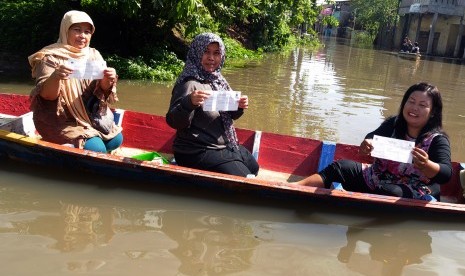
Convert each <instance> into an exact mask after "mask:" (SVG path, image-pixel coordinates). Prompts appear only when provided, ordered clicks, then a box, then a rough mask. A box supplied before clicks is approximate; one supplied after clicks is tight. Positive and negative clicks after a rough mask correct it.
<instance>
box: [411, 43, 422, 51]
mask: <svg viewBox="0 0 465 276" xmlns="http://www.w3.org/2000/svg"><path fill="white" fill-rule="evenodd" d="M410 52H411V53H414V54H419V53H420V47H418V42H415V43H414V44H413V47H412V51H410Z"/></svg>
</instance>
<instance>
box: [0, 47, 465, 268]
mask: <svg viewBox="0 0 465 276" xmlns="http://www.w3.org/2000/svg"><path fill="white" fill-rule="evenodd" d="M324 43H325V47H323V48H321V49H318V50H307V49H301V48H300V49H295V50H294V51H292V52H291V53H290V54H273V55H269V56H267V57H266V58H265V59H264V60H263V61H261V62H257V63H254V64H249V65H247V66H246V67H245V68H241V69H228V68H226V69H225V70H224V75H225V76H226V78H227V79H228V81H229V82H230V84H231V86H232V87H233V88H234V89H235V90H240V91H242V93H244V94H247V95H248V96H249V98H250V108H249V110H247V112H246V114H245V115H244V116H243V117H242V118H241V119H240V120H238V121H237V125H238V126H240V127H245V128H248V129H258V130H263V131H270V132H276V133H282V134H290V135H298V136H304V137H312V138H315V139H322V140H331V141H337V142H342V143H350V144H356V145H357V144H359V143H360V141H361V139H362V138H363V136H364V135H365V134H366V133H367V132H369V131H371V130H373V129H374V128H375V127H376V126H378V125H379V123H380V122H381V121H382V120H383V119H384V118H385V117H386V116H389V115H393V114H396V113H397V111H398V107H399V103H400V100H401V98H402V95H403V93H404V91H405V90H406V89H407V87H408V86H410V85H411V84H413V83H415V82H419V81H428V82H431V83H433V84H436V85H437V86H438V87H439V88H440V90H441V92H442V95H443V101H444V128H445V130H446V131H447V133H448V134H449V136H450V138H451V143H452V152H453V159H454V160H461V161H465V152H464V142H463V141H464V135H465V128H464V125H465V110H464V109H463V104H464V103H465V95H464V92H463V87H464V81H465V71H464V69H463V66H464V65H461V64H460V63H458V62H455V61H450V60H438V59H435V60H426V59H420V60H417V61H412V60H406V59H403V58H400V57H398V56H397V55H396V54H395V53H392V52H386V51H379V50H373V49H359V48H355V47H351V46H350V45H348V43H347V42H346V41H340V40H336V39H329V40H325V41H324ZM31 87H32V83H30V82H27V81H26V82H24V81H17V80H2V81H0V92H13V93H18V94H28V93H29V91H30V89H31ZM171 87H172V84H171V83H166V84H152V83H147V82H135V81H124V80H123V81H121V82H120V84H119V97H120V103H119V104H118V107H120V108H125V109H132V110H138V111H142V112H148V113H153V114H159V115H164V114H165V113H166V110H167V107H168V103H169V99H170V94H171ZM160 185H163V183H161V184H160ZM462 220H463V218H460V219H457V220H455V219H454V218H452V219H448V220H441V219H439V218H437V217H433V218H431V219H428V218H425V217H421V218H418V217H416V216H409V215H404V214H401V213H399V214H396V213H394V214H393V213H390V214H386V213H384V212H378V210H364V209H354V210H348V209H347V208H344V207H340V206H329V205H325V204H321V205H320V204H309V205H308V206H307V205H303V206H301V205H299V206H293V205H289V204H284V203H281V202H276V201H273V200H267V201H262V200H259V199H255V198H242V197H237V196H235V195H223V194H216V193H215V192H212V193H207V194H205V193H202V192H201V191H195V190H194V191H189V192H181V191H177V190H171V189H161V188H157V187H150V186H148V187H147V186H144V187H142V188H139V186H138V185H137V183H130V182H127V181H124V180H119V179H112V178H100V177H96V176H93V175H87V174H83V173H78V172H73V171H62V170H56V169H53V168H40V167H31V166H28V165H23V164H18V163H16V162H11V161H5V160H3V161H1V162H0V240H1V241H2V247H1V249H0V259H2V260H3V261H2V266H0V273H1V274H2V275H30V274H35V275H37V274H38V275H71V274H76V273H86V274H88V275H145V274H156V275H228V274H229V275H334V274H340V275H418V274H420V273H425V272H428V273H431V274H438V275H444V274H446V275H463V273H464V271H465V257H463V256H464V255H465V254H464V253H465V249H464V248H465V231H464V230H463V229H464V227H463V226H464V225H463V221H462Z"/></svg>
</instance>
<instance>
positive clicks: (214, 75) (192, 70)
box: [175, 33, 239, 149]
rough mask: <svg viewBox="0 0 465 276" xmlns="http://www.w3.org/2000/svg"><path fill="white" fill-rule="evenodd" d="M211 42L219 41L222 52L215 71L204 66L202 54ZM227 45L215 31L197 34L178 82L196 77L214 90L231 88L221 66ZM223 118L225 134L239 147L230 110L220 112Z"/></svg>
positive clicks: (233, 144)
mask: <svg viewBox="0 0 465 276" xmlns="http://www.w3.org/2000/svg"><path fill="white" fill-rule="evenodd" d="M211 43H218V45H219V48H220V53H221V62H220V65H219V66H218V68H216V70H215V71H214V72H211V73H210V72H207V71H205V70H204V69H203V66H202V56H203V54H204V53H205V50H206V49H207V47H208V45H210V44H211ZM225 54H226V51H225V47H224V43H223V40H221V38H220V37H219V36H218V35H216V34H213V33H202V34H199V35H197V36H196V37H195V38H194V41H192V43H191V45H190V47H189V51H188V52H187V60H186V64H185V65H184V70H183V71H182V73H181V75H180V76H179V77H178V79H177V80H176V84H175V85H177V84H179V83H182V82H184V81H186V80H188V79H192V78H193V79H195V80H197V81H199V82H201V83H208V84H209V85H210V87H211V88H212V90H231V87H230V86H229V84H228V82H227V81H226V79H225V78H224V77H223V75H222V74H221V68H222V67H223V65H224V60H225ZM220 116H221V120H222V122H223V126H224V130H225V135H226V137H227V138H228V141H229V143H230V145H231V146H232V147H233V148H236V149H238V148H239V146H238V144H239V143H238V140H237V135H236V130H235V129H234V126H233V120H232V118H231V115H230V114H229V113H228V112H220Z"/></svg>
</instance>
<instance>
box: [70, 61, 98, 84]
mask: <svg viewBox="0 0 465 276" xmlns="http://www.w3.org/2000/svg"><path fill="white" fill-rule="evenodd" d="M66 66H68V67H70V68H71V69H73V73H72V74H70V75H69V77H70V78H75V79H87V80H99V79H103V70H105V68H107V63H106V62H105V61H96V60H80V59H68V61H67V63H66Z"/></svg>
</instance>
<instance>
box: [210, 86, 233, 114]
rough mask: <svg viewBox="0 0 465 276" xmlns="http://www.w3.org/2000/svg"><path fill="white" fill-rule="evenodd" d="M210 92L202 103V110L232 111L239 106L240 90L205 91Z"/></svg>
mask: <svg viewBox="0 0 465 276" xmlns="http://www.w3.org/2000/svg"><path fill="white" fill-rule="evenodd" d="M206 92H209V93H210V96H209V97H208V99H206V100H205V102H204V103H203V110H204V111H234V110H237V109H238V107H239V99H240V98H241V91H221V90H219V91H212V90H210V91H206Z"/></svg>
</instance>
